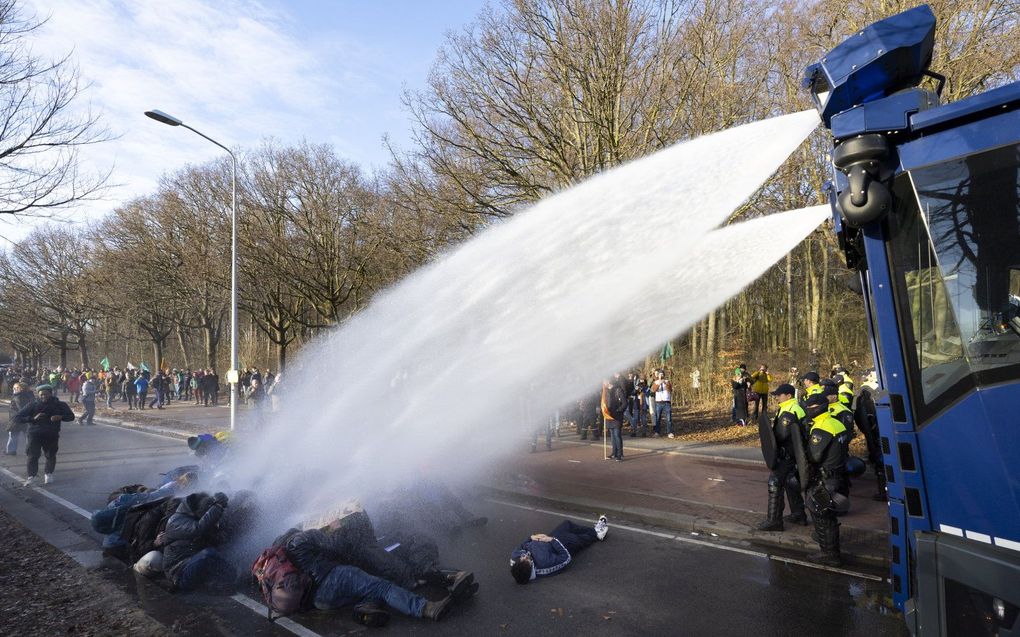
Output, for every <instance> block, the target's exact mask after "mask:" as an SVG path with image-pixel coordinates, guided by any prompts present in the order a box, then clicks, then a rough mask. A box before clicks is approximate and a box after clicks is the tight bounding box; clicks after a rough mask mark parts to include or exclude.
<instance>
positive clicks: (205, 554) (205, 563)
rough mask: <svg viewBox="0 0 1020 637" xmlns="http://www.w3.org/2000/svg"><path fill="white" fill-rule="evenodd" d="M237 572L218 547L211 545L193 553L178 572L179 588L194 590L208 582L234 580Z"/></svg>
mask: <svg viewBox="0 0 1020 637" xmlns="http://www.w3.org/2000/svg"><path fill="white" fill-rule="evenodd" d="M236 575H237V573H236V572H235V571H234V567H233V566H231V565H230V562H228V561H226V560H225V559H223V557H221V556H220V554H219V553H218V552H217V551H216V549H214V548H212V547H209V548H205V549H202V550H201V551H199V552H198V553H195V554H194V555H192V556H191V557H190V558H189V559H188V561H187V562H185V563H184V566H183V567H182V568H181V571H180V573H178V574H177V582H175V584H176V585H177V588H179V589H181V590H182V591H192V590H195V589H196V588H198V587H199V586H201V585H202V584H205V583H207V582H213V581H215V582H222V583H229V582H233V581H234V578H235V577H236Z"/></svg>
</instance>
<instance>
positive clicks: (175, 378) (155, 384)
mask: <svg viewBox="0 0 1020 637" xmlns="http://www.w3.org/2000/svg"><path fill="white" fill-rule="evenodd" d="M278 381H279V376H278V375H276V374H274V373H273V372H272V371H271V370H269V369H266V370H265V371H259V370H258V369H257V368H254V367H252V368H250V369H246V370H242V372H241V374H240V382H239V383H238V392H239V394H238V395H239V398H240V399H241V400H243V401H244V402H245V403H250V404H253V405H254V406H256V407H261V406H263V405H264V404H265V403H266V401H267V399H268V398H269V397H270V396H272V395H273V393H274V392H275V391H277V385H278V384H279V383H278ZM18 382H20V383H22V384H24V385H25V386H26V387H29V388H31V387H34V386H35V385H37V384H41V383H45V384H48V385H50V386H51V387H52V388H53V391H54V394H56V395H60V394H65V395H66V396H67V402H68V404H70V405H80V406H81V407H82V408H83V409H84V413H85V420H84V421H83V423H82V424H92V415H93V414H94V413H95V405H96V401H102V402H103V403H105V404H106V407H107V408H108V409H115V408H116V407H115V404H116V403H127V408H128V410H129V411H130V410H136V409H139V410H141V409H163V408H164V407H166V406H167V405H168V404H170V403H171V402H172V401H191V402H192V403H193V404H194V405H202V406H216V405H219V404H220V401H221V393H222V383H221V381H220V377H219V374H217V373H216V370H215V369H213V368H205V369H196V370H194V371H193V370H191V369H177V368H172V369H160V370H157V371H156V372H155V373H152V372H151V371H150V370H148V369H145V368H142V369H139V368H136V367H133V366H132V367H129V368H126V369H123V370H122V369H121V368H120V367H113V368H111V369H99V370H97V369H92V368H86V369H62V368H60V367H57V368H56V369H52V370H51V369H40V370H33V369H30V368H20V367H17V366H13V365H12V366H9V367H7V368H6V370H4V372H3V374H2V375H0V393H2V394H3V396H4V397H10V396H12V395H13V394H14V385H15V383H18Z"/></svg>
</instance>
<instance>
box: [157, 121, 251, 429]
mask: <svg viewBox="0 0 1020 637" xmlns="http://www.w3.org/2000/svg"><path fill="white" fill-rule="evenodd" d="M145 115H146V116H147V117H150V118H152V119H154V120H156V121H157V122H160V123H162V124H166V125H167V126H183V127H184V128H187V129H188V130H189V131H191V132H192V133H195V134H196V135H198V136H199V137H202V138H204V139H205V140H207V141H210V142H212V143H214V144H216V145H217V146H219V147H220V148H222V149H223V150H225V151H227V154H228V155H230V168H231V172H230V371H228V372H227V383H228V384H229V385H230V430H231V431H233V430H234V427H235V426H236V424H237V382H238V378H239V371H238V369H237V157H236V156H235V155H234V153H233V151H231V150H230V149H229V148H227V147H226V146H224V145H223V144H221V143H219V142H218V141H216V140H215V139H213V138H212V137H209V136H208V135H206V134H205V133H202V132H201V131H197V130H195V129H194V128H192V127H190V126H188V125H187V124H185V123H184V122H182V121H181V120H179V119H177V118H176V117H174V116H173V115H167V114H166V113H164V112H163V111H157V110H151V111H145ZM156 364H157V365H159V361H156Z"/></svg>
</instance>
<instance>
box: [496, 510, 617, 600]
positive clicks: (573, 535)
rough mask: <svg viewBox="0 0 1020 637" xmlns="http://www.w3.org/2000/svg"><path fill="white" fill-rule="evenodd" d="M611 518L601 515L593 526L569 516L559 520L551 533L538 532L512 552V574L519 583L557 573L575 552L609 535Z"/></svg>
mask: <svg viewBox="0 0 1020 637" xmlns="http://www.w3.org/2000/svg"><path fill="white" fill-rule="evenodd" d="M608 532H609V522H608V521H607V520H606V516H604V515H603V516H599V519H598V521H597V522H595V525H594V526H581V525H579V524H574V523H573V522H571V521H570V520H564V521H562V522H560V524H559V526H557V527H556V528H555V529H553V530H552V531H551V532H550V533H549V535H545V534H543V533H538V534H535V535H532V536H531V537H530V538H528V539H527V540H525V541H524V542H522V543H521V545H520V546H519V547H517V550H515V551H514V552H513V553H511V554H510V574H511V575H513V578H514V580H516V581H517V583H518V584H527V583H528V582H530V581H531V580H533V579H535V578H536V577H544V576H547V575H555V574H557V573H559V572H560V571H562V570H563V569H564V568H566V566H567V564H570V562H571V560H572V559H573V558H574V556H575V555H577V553H578V552H579V551H581V550H582V549H585V548H587V547H589V546H591V545H592V544H594V543H595V540H604V539H606V533H608Z"/></svg>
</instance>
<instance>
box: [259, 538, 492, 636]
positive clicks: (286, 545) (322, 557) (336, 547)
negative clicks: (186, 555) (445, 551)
mask: <svg viewBox="0 0 1020 637" xmlns="http://www.w3.org/2000/svg"><path fill="white" fill-rule="evenodd" d="M274 545H282V548H283V551H278V552H275V553H273V555H279V554H280V553H283V557H277V558H276V559H277V560H284V561H286V560H289V561H290V562H291V563H292V564H293V568H294V569H296V570H297V571H299V572H300V573H301V574H303V575H304V576H305V578H295V577H291V578H290V579H291V581H301V582H304V584H303V585H298V586H294V587H292V588H291V589H290V590H289V591H287V589H286V587H285V586H281V585H278V584H282V581H281V582H277V581H275V580H269V579H267V577H266V574H267V573H283V572H285V570H286V567H283V568H266V567H265V566H264V564H262V565H260V563H259V562H256V564H255V567H254V568H253V573H254V574H255V576H256V578H258V579H259V582H260V585H261V587H262V590H263V595H264V596H265V597H266V602H267V605H268V606H269V608H270V609H275V610H277V612H282V613H283V614H288V613H289V612H293V611H296V610H300V609H301V608H304V607H307V606H309V605H310V606H313V607H314V608H317V609H320V610H334V609H338V608H343V607H345V606H352V605H353V606H355V608H354V619H355V620H356V621H358V622H360V623H362V624H365V625H367V626H381V625H384V624H385V623H386V622H387V621H388V620H389V615H388V613H387V612H386V611H385V610H384V609H383V608H381V607H380V605H386V606H388V607H389V608H392V609H393V610H395V611H397V612H399V613H402V614H404V615H407V616H410V617H424V618H427V619H432V620H435V621H439V620H440V619H442V617H443V616H444V615H445V614H446V613H447V611H448V610H449V608H450V605H451V604H452V603H453V601H454V600H455V599H461V598H467V597H470V596H471V595H473V594H474V593H475V592H476V591H477V586H478V585H477V584H475V583H474V581H473V579H474V576H473V575H471V574H470V573H465V572H463V571H460V572H447V573H446V575H445V576H444V577H445V579H444V582H445V583H446V584H447V587H446V594H445V595H444V596H443V597H442V598H441V599H439V600H435V601H431V600H428V599H426V598H425V597H423V596H421V595H417V594H415V593H412V592H411V591H409V590H407V589H406V588H403V587H400V586H397V585H396V584H394V583H393V582H391V581H388V580H386V579H383V578H381V577H376V576H374V575H370V574H369V573H366V572H365V571H363V570H362V569H360V568H358V567H356V566H351V565H349V564H345V563H344V560H345V559H347V557H348V555H347V554H346V552H345V550H346V547H344V546H343V542H342V541H338V538H337V536H336V535H334V534H331V533H326V532H324V531H322V530H319V529H312V530H309V531H298V530H296V529H293V530H291V531H289V532H288V533H287V534H285V535H284V536H283V537H281V538H279V539H278V540H277V541H276V542H274ZM270 551H273V549H270ZM263 555H266V554H265V553H264V554H263ZM260 561H262V558H260ZM291 575H293V573H291ZM284 591H286V594H287V598H286V599H283V600H274V599H273V595H275V594H279V593H281V592H284Z"/></svg>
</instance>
